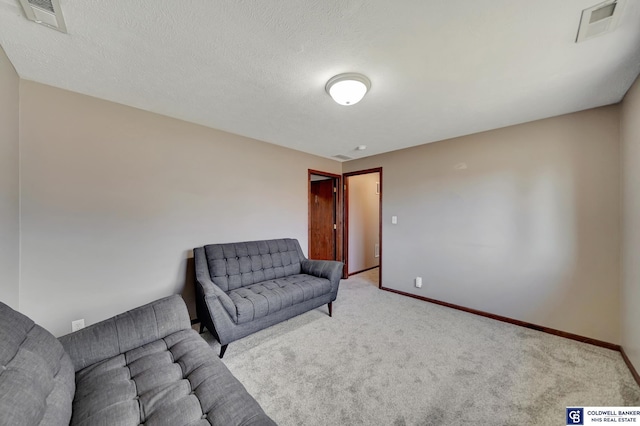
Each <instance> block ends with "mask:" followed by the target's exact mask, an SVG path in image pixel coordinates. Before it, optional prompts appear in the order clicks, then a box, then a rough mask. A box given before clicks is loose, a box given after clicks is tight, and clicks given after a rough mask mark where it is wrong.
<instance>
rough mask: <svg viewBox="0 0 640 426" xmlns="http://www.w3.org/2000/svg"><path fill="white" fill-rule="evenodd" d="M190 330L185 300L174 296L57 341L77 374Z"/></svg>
mask: <svg viewBox="0 0 640 426" xmlns="http://www.w3.org/2000/svg"><path fill="white" fill-rule="evenodd" d="M190 328H191V320H190V319H189V312H188V311H187V306H186V305H185V303H184V300H182V298H181V297H180V296H178V295H173V296H169V297H165V298H163V299H159V300H156V301H154V302H151V303H148V304H146V305H144V306H140V307H138V308H135V309H132V310H130V311H128V312H125V313H123V314H120V315H116V316H115V317H112V318H109V319H106V320H104V321H101V322H98V323H96V324H93V325H90V326H88V327H86V328H83V329H82V330H78V331H76V332H74V333H71V334H67V335H65V336H62V337H60V338H59V339H58V340H60V342H61V343H62V346H63V347H64V349H65V351H66V352H67V353H68V354H69V356H70V357H71V361H72V362H73V367H74V368H75V370H76V371H78V370H81V369H83V368H85V367H87V366H89V365H92V364H95V363H96V362H100V361H102V360H105V359H108V358H111V357H114V356H117V355H120V354H122V353H125V352H127V351H129V350H131V349H135V348H137V347H140V346H142V345H145V344H147V343H150V342H153V341H155V340H158V339H162V338H163V337H166V336H168V335H170V334H173V333H175V332H178V331H180V330H187V329H190Z"/></svg>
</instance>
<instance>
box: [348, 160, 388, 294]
mask: <svg viewBox="0 0 640 426" xmlns="http://www.w3.org/2000/svg"><path fill="white" fill-rule="evenodd" d="M344 184H345V186H344V188H345V195H344V211H345V214H344V228H345V229H344V240H345V247H344V256H345V273H346V274H347V275H349V276H351V275H355V274H362V273H366V275H367V279H368V280H370V279H371V277H374V276H375V277H376V278H377V280H376V284H377V286H378V287H379V288H382V167H378V168H374V169H367V170H361V171H357V172H350V173H345V174H344ZM376 272H377V274H376Z"/></svg>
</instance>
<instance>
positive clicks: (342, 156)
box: [333, 154, 353, 161]
mask: <svg viewBox="0 0 640 426" xmlns="http://www.w3.org/2000/svg"><path fill="white" fill-rule="evenodd" d="M333 158H337V159H338V160H342V161H348V160H353V158H351V157H348V156H346V155H342V154H338V155H334V156H333Z"/></svg>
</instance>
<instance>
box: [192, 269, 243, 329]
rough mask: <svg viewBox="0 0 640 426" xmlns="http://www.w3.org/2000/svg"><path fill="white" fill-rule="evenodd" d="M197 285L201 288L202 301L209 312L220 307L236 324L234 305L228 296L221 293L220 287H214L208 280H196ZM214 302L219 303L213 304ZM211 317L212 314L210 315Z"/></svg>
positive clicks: (236, 317) (236, 316)
mask: <svg viewBox="0 0 640 426" xmlns="http://www.w3.org/2000/svg"><path fill="white" fill-rule="evenodd" d="M197 285H200V287H201V288H202V294H203V297H204V301H205V302H206V304H207V307H208V308H209V310H210V311H212V312H213V311H214V310H216V309H219V307H220V306H222V307H224V310H225V312H226V313H227V315H229V316H230V317H231V319H233V322H235V323H237V322H238V315H237V313H236V305H235V304H234V303H233V301H232V300H231V298H230V297H229V295H227V293H225V292H224V291H222V289H221V288H220V287H218V286H217V285H215V284H214V283H213V282H212V281H211V280H210V279H201V278H198V280H197ZM216 301H218V302H220V303H219V304H218V303H215V302H216ZM211 315H212V316H213V313H212V314H211Z"/></svg>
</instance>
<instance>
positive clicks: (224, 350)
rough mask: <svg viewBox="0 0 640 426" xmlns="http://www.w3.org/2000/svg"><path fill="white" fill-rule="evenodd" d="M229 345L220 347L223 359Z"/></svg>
mask: <svg viewBox="0 0 640 426" xmlns="http://www.w3.org/2000/svg"><path fill="white" fill-rule="evenodd" d="M227 346H229V344H226V345H222V347H221V348H220V359H222V357H223V356H224V353H225V352H226V351H227Z"/></svg>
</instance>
